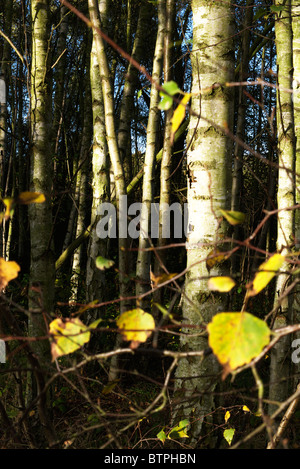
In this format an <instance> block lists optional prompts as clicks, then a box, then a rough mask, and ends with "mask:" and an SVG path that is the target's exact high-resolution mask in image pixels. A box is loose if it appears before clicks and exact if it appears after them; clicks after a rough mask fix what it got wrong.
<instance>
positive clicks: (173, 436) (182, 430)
mask: <svg viewBox="0 0 300 469" xmlns="http://www.w3.org/2000/svg"><path fill="white" fill-rule="evenodd" d="M189 424H190V422H189V421H188V420H187V419H184V420H180V422H179V424H178V425H176V427H173V428H172V430H171V431H170V432H169V433H168V436H167V438H168V439H169V440H177V439H178V438H189V436H188V434H187V429H188V426H189Z"/></svg>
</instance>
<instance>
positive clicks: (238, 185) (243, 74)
mask: <svg viewBox="0 0 300 469" xmlns="http://www.w3.org/2000/svg"><path fill="white" fill-rule="evenodd" d="M251 5H252V1H251V0H247V7H248V8H246V11H245V19H244V22H243V34H242V41H241V51H240V57H241V60H240V69H239V79H240V81H241V82H244V81H246V80H247V78H248V72H249V46H250V27H251V24H252V18H253V8H252V7H251ZM237 95H238V96H237V98H238V99H237V100H238V106H237V124H236V135H237V137H238V138H239V139H240V140H242V141H244V138H245V118H246V96H245V94H244V86H240V87H239V88H238V90H237ZM243 157H244V148H243V147H242V146H241V145H239V144H238V143H236V144H235V149H234V162H233V175H232V200H231V209H232V210H236V211H241V210H242V198H243V190H244V189H243V183H244V181H243ZM233 239H237V240H240V239H241V226H240V225H236V226H235V227H234V232H233ZM239 262H240V261H239V256H238V255H236V256H235V255H234V256H233V258H232V266H231V268H232V272H233V274H235V273H236V272H239V270H240V269H239V268H240V266H239Z"/></svg>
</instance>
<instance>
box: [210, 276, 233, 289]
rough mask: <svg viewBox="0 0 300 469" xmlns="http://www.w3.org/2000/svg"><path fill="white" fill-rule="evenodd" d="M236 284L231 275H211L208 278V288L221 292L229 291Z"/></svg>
mask: <svg viewBox="0 0 300 469" xmlns="http://www.w3.org/2000/svg"><path fill="white" fill-rule="evenodd" d="M234 286H235V281H234V280H233V279H232V278H231V277H211V278H210V279H209V280H208V288H209V289H210V290H216V291H219V292H229V291H230V290H232V288H233V287H234Z"/></svg>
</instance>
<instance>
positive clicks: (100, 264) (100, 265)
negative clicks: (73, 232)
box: [95, 256, 114, 270]
mask: <svg viewBox="0 0 300 469" xmlns="http://www.w3.org/2000/svg"><path fill="white" fill-rule="evenodd" d="M95 264H96V267H97V269H100V270H105V269H110V268H111V267H112V266H113V265H114V261H111V260H109V259H105V257H102V256H98V257H97V258H96V261H95Z"/></svg>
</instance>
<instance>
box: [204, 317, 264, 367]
mask: <svg viewBox="0 0 300 469" xmlns="http://www.w3.org/2000/svg"><path fill="white" fill-rule="evenodd" d="M207 331H208V334H209V336H208V342H209V346H210V347H211V349H212V351H213V353H214V354H215V356H216V357H217V359H218V360H219V362H220V363H221V364H222V365H223V366H224V367H226V369H227V370H228V371H229V372H230V371H232V370H235V369H237V368H239V367H240V366H243V365H245V364H247V363H250V362H251V360H252V359H253V358H255V357H257V356H258V355H259V354H260V353H261V351H262V350H263V348H264V347H265V346H266V345H267V344H268V343H269V341H270V334H271V331H270V329H269V327H268V326H267V324H266V323H265V322H264V321H262V320H261V319H259V318H257V317H255V316H253V315H252V314H250V313H246V312H242V313H231V312H229V313H219V314H216V315H215V316H214V317H213V319H212V321H211V322H210V323H209V324H208V325H207Z"/></svg>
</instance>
